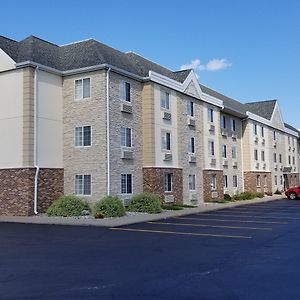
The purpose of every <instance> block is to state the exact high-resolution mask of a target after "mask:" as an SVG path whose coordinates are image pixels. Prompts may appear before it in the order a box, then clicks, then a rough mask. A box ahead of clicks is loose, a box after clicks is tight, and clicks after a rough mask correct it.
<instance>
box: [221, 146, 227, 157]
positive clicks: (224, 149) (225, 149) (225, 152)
mask: <svg viewBox="0 0 300 300" xmlns="http://www.w3.org/2000/svg"><path fill="white" fill-rule="evenodd" d="M222 157H224V158H226V157H227V147H226V145H223V146H222Z"/></svg>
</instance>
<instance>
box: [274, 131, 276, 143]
mask: <svg viewBox="0 0 300 300" xmlns="http://www.w3.org/2000/svg"><path fill="white" fill-rule="evenodd" d="M273 140H274V141H275V140H276V131H275V130H274V131H273Z"/></svg>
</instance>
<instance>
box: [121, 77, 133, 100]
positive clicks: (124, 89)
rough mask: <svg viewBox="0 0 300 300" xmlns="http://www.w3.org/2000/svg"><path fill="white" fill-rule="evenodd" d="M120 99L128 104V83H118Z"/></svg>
mask: <svg viewBox="0 0 300 300" xmlns="http://www.w3.org/2000/svg"><path fill="white" fill-rule="evenodd" d="M120 99H121V100H124V101H127V102H130V101H131V99H130V83H128V82H125V81H121V82H120Z"/></svg>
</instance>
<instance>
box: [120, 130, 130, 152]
mask: <svg viewBox="0 0 300 300" xmlns="http://www.w3.org/2000/svg"><path fill="white" fill-rule="evenodd" d="M123 130H125V145H123V139H122V137H123V133H124V132H123ZM127 130H130V141H128V140H127ZM128 142H130V143H128ZM120 145H121V147H125V148H132V128H131V127H121V129H120Z"/></svg>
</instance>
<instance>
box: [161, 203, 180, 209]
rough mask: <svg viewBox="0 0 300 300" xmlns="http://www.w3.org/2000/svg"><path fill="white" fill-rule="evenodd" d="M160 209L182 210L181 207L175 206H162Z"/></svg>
mask: <svg viewBox="0 0 300 300" xmlns="http://www.w3.org/2000/svg"><path fill="white" fill-rule="evenodd" d="M161 207H162V209H165V210H182V209H183V206H181V205H176V204H164V205H162V206H161Z"/></svg>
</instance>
